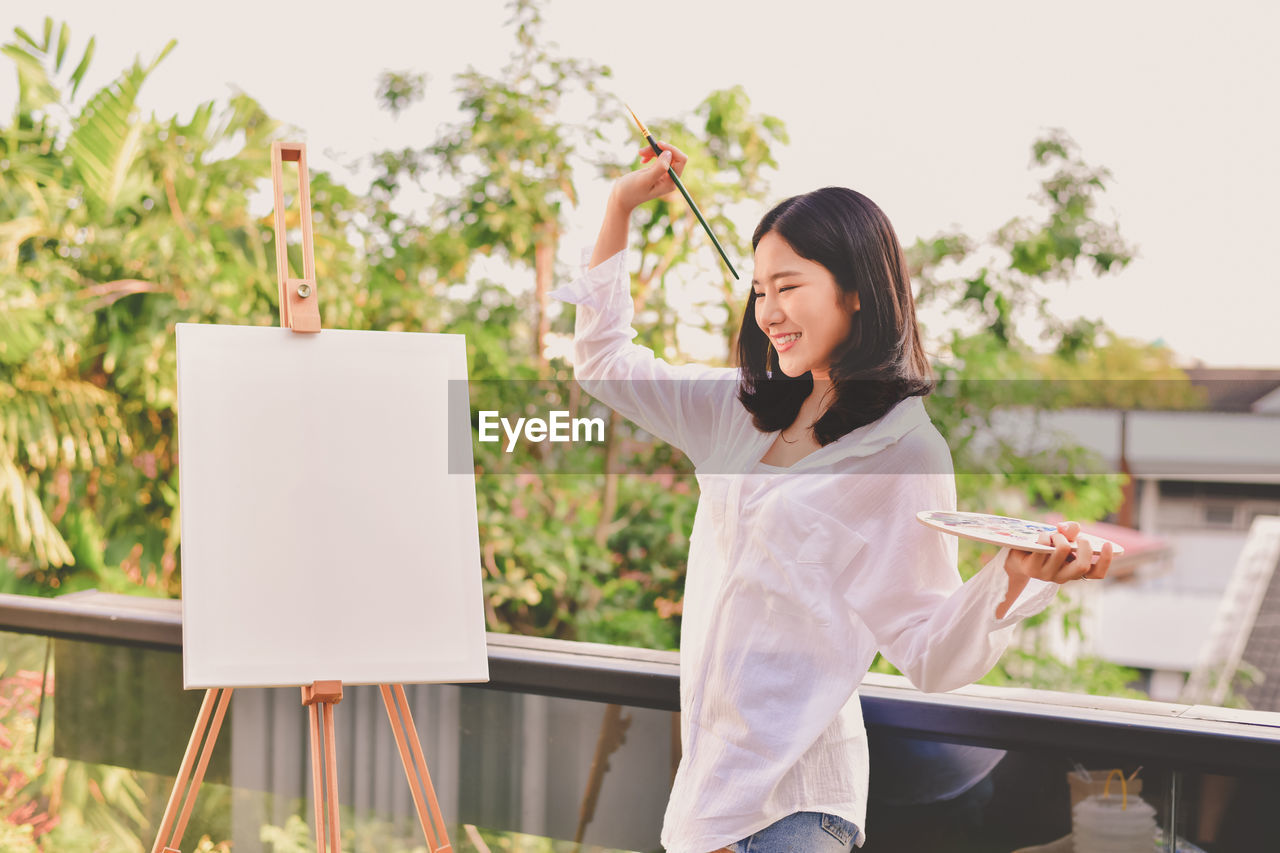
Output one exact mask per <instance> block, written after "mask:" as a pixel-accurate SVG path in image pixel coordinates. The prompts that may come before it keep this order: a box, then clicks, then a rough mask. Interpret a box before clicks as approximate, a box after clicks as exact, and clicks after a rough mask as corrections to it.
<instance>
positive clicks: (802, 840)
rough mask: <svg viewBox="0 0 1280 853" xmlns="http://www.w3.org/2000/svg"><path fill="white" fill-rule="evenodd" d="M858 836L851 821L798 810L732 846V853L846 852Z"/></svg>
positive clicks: (730, 846) (855, 827) (730, 847)
mask: <svg viewBox="0 0 1280 853" xmlns="http://www.w3.org/2000/svg"><path fill="white" fill-rule="evenodd" d="M858 835H859V832H858V827H857V826H855V825H854V824H853V823H851V822H850V821H847V820H845V819H844V818H842V817H836V816H835V815H830V814H822V813H821V812H796V813H795V814H793V815H787V816H786V817H784V818H783V819H782V820H780V821H777V822H776V823H772V824H770V825H768V826H766V827H765V828H764V829H762V830H760V831H759V832H757V833H756V834H755V835H749V836H747V837H746V838H744V839H742V840H741V841H738V842H735V843H734V844H730V845H729V849H730V850H732V851H733V853H846V851H848V850H850V849H852V847H853V842H854V841H855V840H857V837H858Z"/></svg>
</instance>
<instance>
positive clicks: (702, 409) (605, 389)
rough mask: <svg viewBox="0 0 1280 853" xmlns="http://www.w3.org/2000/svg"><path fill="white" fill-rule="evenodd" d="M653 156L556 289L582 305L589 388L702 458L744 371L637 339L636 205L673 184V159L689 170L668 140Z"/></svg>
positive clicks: (581, 373) (578, 353) (578, 339)
mask: <svg viewBox="0 0 1280 853" xmlns="http://www.w3.org/2000/svg"><path fill="white" fill-rule="evenodd" d="M663 147H664V148H665V149H667V150H666V151H664V152H663V155H662V157H654V156H653V154H652V152H651V151H650V152H649V157H648V158H646V159H648V160H651V161H652V162H650V164H649V165H648V166H646V167H644V168H641V169H638V170H636V171H634V172H631V173H630V174H628V175H624V176H623V177H622V178H620V179H619V180H618V181H617V182H616V183H615V184H614V186H613V190H612V192H611V193H610V196H609V201H608V203H607V206H606V211H605V216H604V221H603V223H602V224H601V227H600V235H599V237H598V238H597V240H596V245H595V249H594V250H593V253H592V256H591V260H590V262H589V263H588V264H587V269H586V271H585V272H584V274H583V275H582V276H581V277H579V278H578V279H576V280H574V281H573V282H571V283H569V284H567V285H565V286H564V287H561V288H559V289H557V290H555V291H553V292H552V293H551V295H552V296H553V297H555V298H557V299H560V300H562V301H565V302H571V303H574V304H576V305H577V306H578V313H577V320H576V325H575V327H574V340H573V373H574V378H575V379H577V380H578V383H579V384H580V385H581V386H582V387H583V389H584V390H585V391H586V392H587V393H588V394H590V395H591V396H593V397H595V398H596V399H598V400H600V401H601V402H603V403H605V404H606V405H607V406H609V407H610V408H612V409H614V410H615V411H617V412H618V413H619V414H621V415H622V416H623V417H625V418H627V419H628V420H630V421H632V422H633V423H635V424H637V425H638V426H640V427H641V428H642V429H644V430H646V431H648V432H650V433H652V434H654V435H656V436H658V437H659V438H661V439H663V440H664V441H666V442H668V443H669V444H671V445H673V446H675V447H677V448H679V449H680V450H682V451H683V452H684V453H685V454H687V455H688V456H689V458H690V459H692V460H693V461H694V463H695V464H698V463H700V462H702V461H703V460H705V459H706V458H708V456H709V454H710V453H711V452H712V451H713V450H714V448H715V446H716V442H715V436H716V435H717V433H718V431H719V430H720V429H721V427H722V426H723V425H724V423H725V419H726V418H727V417H731V416H732V415H733V413H734V412H735V411H736V410H737V409H741V406H740V404H739V403H738V402H737V397H736V395H737V371H736V370H733V369H730V368H712V367H706V366H704V365H697V364H686V365H671V364H668V363H667V362H665V361H663V360H662V359H660V358H658V357H656V356H655V355H654V353H653V351H652V350H650V349H649V348H648V347H643V346H640V345H638V344H635V343H633V339H634V338H635V337H636V335H637V332H636V330H635V329H634V328H632V325H631V323H632V318H633V315H634V305H633V303H632V299H631V286H630V275H629V273H628V272H627V264H626V243H627V232H628V230H629V225H630V219H631V213H632V211H634V210H635V208H636V206H637V205H638V204H640V203H643V202H644V201H648V200H650V199H653V198H657V197H659V196H660V195H662V194H663V193H664V192H670V191H671V190H672V189H673V188H674V184H673V183H672V181H671V178H670V176H668V175H667V173H666V166H667V165H668V164H670V163H674V164H675V166H674V168H675V169H676V171H677V172H679V171H681V170H683V168H684V164H685V162H686V158H685V156H684V155H683V154H681V153H680V152H678V151H677V150H675V149H674V148H671V147H670V146H665V145H664V146H663ZM647 150H648V149H646V151H647Z"/></svg>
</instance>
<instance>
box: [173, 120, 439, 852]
mask: <svg viewBox="0 0 1280 853" xmlns="http://www.w3.org/2000/svg"><path fill="white" fill-rule="evenodd" d="M285 161H288V162H296V163H297V164H298V203H299V207H300V211H301V221H302V265H303V277H302V278H289V277H288V276H289V259H288V253H287V250H286V247H285V239H284V238H285V219H284V174H283V172H284V163H285ZM271 182H272V184H273V185H274V188H275V232H276V277H277V282H278V284H279V292H280V325H281V326H282V327H285V328H288V329H291V330H292V331H294V332H299V333H314V332H319V331H320V303H319V297H318V296H317V295H316V281H315V278H316V273H315V249H314V247H313V245H312V232H311V190H310V180H309V178H308V176H307V147H306V145H304V144H303V143H300V142H274V143H272V145H271ZM379 690H380V691H381V692H382V701H383V704H385V705H386V707H387V718H388V719H389V720H390V721H391V730H392V733H393V734H394V735H395V740H396V746H397V747H398V748H399V750H400V761H401V763H402V764H403V765H404V772H405V776H406V777H407V778H408V780H409V788H410V790H411V791H412V793H413V804H414V807H415V808H416V809H417V812H418V822H419V823H420V824H421V825H422V832H423V835H424V836H425V837H426V840H427V845H428V846H429V847H430V849H431V850H433V851H435V853H451V851H452V848H451V847H450V845H449V835H448V832H447V831H446V829H445V825H444V817H443V815H442V814H441V812H440V803H439V802H438V801H437V800H436V792H435V788H434V787H433V786H432V784H431V775H430V774H429V773H428V772H427V761H426V758H425V757H424V756H423V754H422V741H421V740H420V739H419V738H418V730H417V728H416V727H415V726H414V724H413V714H412V713H411V711H410V708H409V700H408V699H407V698H406V696H405V692H404V686H403V685H400V684H382V685H379ZM231 691H232V688H230V687H213V688H210V689H208V690H207V691H205V696H204V702H203V703H202V704H201V706H200V713H199V714H198V715H197V717H196V724H195V727H194V728H193V729H192V731H191V740H190V741H189V742H188V743H187V751H186V754H185V755H184V756H183V758H182V766H181V767H180V768H179V770H178V776H177V778H176V779H174V782H173V793H172V794H170V795H169V803H168V805H167V806H166V807H165V810H164V819H163V820H162V821H161V824H160V831H159V832H158V833H157V834H156V841H155V844H154V845H153V846H152V848H151V853H181V850H180V849H179V845H180V844H181V843H182V835H183V833H184V832H185V831H186V828H187V821H188V820H189V819H190V817H191V810H192V808H193V806H194V805H195V800H196V793H197V792H198V791H199V790H200V783H201V782H202V781H203V780H204V773H205V769H206V768H207V767H208V765H209V758H210V757H211V756H212V755H213V747H214V744H215V743H216V742H217V739H218V730H219V729H221V728H222V721H223V718H224V717H225V716H226V714H227V708H228V707H229V706H230V704H231ZM341 701H342V682H341V681H316V682H313V683H311V684H309V685H305V686H303V687H302V704H303V705H304V706H306V707H307V708H309V717H310V720H311V781H312V788H313V790H314V794H315V831H316V850H317V851H318V853H330V851H332V853H340V851H341V849H342V848H341V844H342V840H341V828H340V825H339V821H338V762H337V742H336V738H335V735H334V725H333V706H334V705H337V704H338V703H339V702H341ZM197 753H198V755H199V758H198V760H197ZM193 766H194V773H193V770H192V768H193ZM188 783H189V787H188ZM166 838H167V841H166Z"/></svg>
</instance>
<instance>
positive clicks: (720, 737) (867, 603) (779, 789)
mask: <svg viewBox="0 0 1280 853" xmlns="http://www.w3.org/2000/svg"><path fill="white" fill-rule="evenodd" d="M586 257H589V254H587V253H584V259H585V258H586ZM551 295H552V296H554V297H555V298H557V299H560V300H562V301H565V302H572V303H575V304H577V306H578V314H577V326H576V329H575V334H574V376H575V377H576V378H577V380H578V382H579V384H581V386H582V387H583V389H584V390H585V391H587V393H589V394H591V395H592V396H593V397H595V398H597V399H599V400H600V401H602V402H603V403H605V404H606V405H608V406H609V407H611V408H612V409H614V410H615V411H617V412H618V413H619V414H621V415H623V416H624V417H626V418H628V419H629V420H631V421H633V422H634V423H636V424H637V425H638V426H640V427H641V428H643V429H645V430H646V431H648V432H650V433H652V434H653V435H655V436H658V437H659V438H661V439H663V440H664V441H667V442H668V443H670V444H672V445H674V446H675V447H677V448H679V449H680V450H682V451H683V452H684V453H685V454H686V455H687V456H688V457H689V458H690V460H691V461H692V462H693V464H694V467H695V472H696V474H697V477H698V484H699V487H700V490H701V497H700V499H699V501H698V509H697V513H696V514H695V516H694V523H693V534H692V536H691V537H690V540H689V563H688V571H687V575H686V579H685V597H684V614H683V621H682V627H681V641H680V710H681V716H680V722H681V745H682V748H683V752H682V756H681V759H680V767H679V769H678V771H677V773H676V778H675V782H674V785H673V787H672V790H671V798H670V801H669V803H668V805H667V812H666V817H665V820H664V821H663V827H662V843H663V845H664V846H665V847H666V849H667V850H668V851H670V853H710V851H713V850H717V849H719V848H721V847H724V846H726V845H728V844H732V843H733V842H735V841H739V840H741V839H743V838H745V837H747V836H748V835H751V834H752V833H754V832H757V831H759V830H761V829H763V828H764V827H766V826H768V825H770V824H771V823H773V822H775V821H777V820H779V819H781V818H783V817H786V816H787V815H789V814H792V813H794V812H798V811H818V812H827V813H830V814H835V815H838V816H840V817H842V818H845V819H846V820H849V821H852V822H853V823H854V824H856V825H857V826H858V827H859V829H860V830H861V829H863V828H864V823H865V819H866V802H867V776H868V757H867V740H866V731H865V729H864V727H863V723H862V708H861V704H860V703H859V701H858V694H857V688H858V685H859V684H860V683H861V681H862V678H863V676H865V675H866V673H867V669H868V667H870V665H871V662H872V660H873V659H874V657H875V654H876V652H877V651H878V650H879V651H883V652H884V655H885V657H886V658H888V659H889V661H890V662H892V663H893V664H894V665H895V666H896V667H898V669H900V670H901V671H902V672H903V673H904V674H905V675H906V676H907V677H908V678H910V679H911V681H912V683H913V684H915V685H916V686H917V687H918V688H920V689H921V690H925V691H944V690H952V689H955V688H957V687H960V686H962V685H965V684H969V683H970V682H972V681H974V680H976V679H978V678H981V677H982V676H983V675H984V674H986V672H987V671H988V670H990V669H991V667H992V666H994V665H995V663H996V661H997V660H998V659H999V657H1000V655H1001V654H1002V653H1003V652H1004V650H1005V647H1006V646H1007V645H1008V642H1009V636H1010V632H1011V629H1012V627H1013V625H1014V624H1015V623H1016V622H1018V621H1019V620H1021V619H1024V618H1026V617H1027V616H1030V615H1032V614H1034V613H1038V612H1039V611H1041V610H1043V609H1044V608H1045V607H1046V606H1047V605H1048V604H1049V602H1050V601H1051V600H1052V598H1053V597H1054V595H1055V594H1056V592H1057V585H1056V584H1051V583H1045V582H1042V581H1036V580H1033V581H1031V582H1029V583H1028V585H1027V588H1026V589H1025V590H1024V591H1023V593H1022V595H1021V596H1019V598H1018V600H1017V601H1016V602H1015V603H1014V606H1013V607H1011V608H1010V610H1009V613H1008V614H1007V615H1006V616H1005V617H1004V618H1003V619H997V618H996V617H995V610H996V607H997V606H998V605H999V604H1000V602H1002V601H1003V600H1004V598H1005V596H1006V594H1007V593H1008V583H1009V579H1008V575H1007V574H1006V572H1005V570H1004V557H1005V554H1006V553H1007V551H1005V550H1002V551H1001V552H1000V553H999V554H998V555H997V556H996V558H995V559H993V560H992V561H991V562H990V563H988V564H987V565H986V566H985V567H984V568H983V569H982V570H981V571H980V572H978V574H977V575H975V576H974V577H973V578H971V579H970V580H969V582H968V583H961V580H960V575H959V573H958V572H957V570H956V562H957V540H956V539H955V537H952V536H948V535H945V534H943V533H940V532H938V531H935V530H932V529H930V528H927V527H925V526H924V525H922V524H920V523H919V522H918V521H917V520H916V518H915V515H916V513H917V512H919V511H920V510H926V509H933V510H952V509H954V508H955V480H954V476H953V474H952V468H951V454H950V451H949V449H948V448H947V445H946V442H945V441H944V440H943V439H942V436H941V435H939V433H938V431H937V430H936V429H935V428H934V426H933V424H932V422H931V421H930V420H929V416H928V414H927V413H926V412H925V409H924V404H923V402H922V401H921V399H920V398H918V397H910V398H907V399H906V400H903V401H902V402H901V403H899V404H898V405H897V406H896V407H894V408H893V409H892V410H890V411H889V412H888V413H887V414H886V415H885V416H884V417H882V418H881V419H880V420H878V421H876V422H874V423H871V424H868V425H866V426H864V427H861V428H859V429H856V430H854V431H852V432H850V433H848V434H847V435H845V436H843V437H841V438H840V439H839V440H837V441H834V442H832V443H830V444H828V445H826V446H824V447H822V448H820V449H818V450H817V451H814V452H813V453H811V454H809V455H808V456H806V457H804V458H803V459H802V460H800V461H799V462H797V463H795V464H794V465H792V466H791V467H789V468H785V469H780V468H775V467H773V466H766V465H764V464H763V463H761V462H760V461H759V460H760V458H761V457H762V456H763V455H764V454H765V452H766V451H767V450H768V449H769V447H770V446H771V445H772V443H773V441H774V439H775V437H776V436H777V435H778V433H776V432H773V433H763V432H760V431H759V430H757V429H756V428H755V426H754V425H753V424H752V423H751V415H750V413H749V412H748V411H747V410H746V409H745V408H744V407H743V405H742V404H741V402H739V401H738V399H737V392H738V370H737V369H736V368H711V367H706V366H702V365H679V366H674V365H670V364H668V363H666V362H665V361H663V360H661V359H658V358H656V357H655V356H654V354H653V351H652V350H650V349H648V348H646V347H641V346H639V345H637V344H634V343H632V339H633V338H634V337H635V336H636V334H637V333H636V331H635V330H634V329H633V328H631V320H632V315H633V305H632V301H631V289H630V276H629V275H628V273H627V253H626V252H625V251H623V252H619V253H618V254H616V255H614V256H613V257H612V258H610V259H608V260H607V261H605V262H604V263H602V264H600V265H599V266H598V267H596V268H595V269H593V270H590V271H587V270H586V263H585V262H584V264H583V274H582V275H581V276H580V277H579V278H578V279H576V280H574V281H573V282H571V283H570V284H568V285H566V286H564V287H561V288H559V289H558V290H556V291H554V292H553V293H552V294H551ZM865 838H866V836H865V833H863V832H860V833H859V836H858V838H857V842H856V843H857V845H858V846H862V844H863V842H864V841H865Z"/></svg>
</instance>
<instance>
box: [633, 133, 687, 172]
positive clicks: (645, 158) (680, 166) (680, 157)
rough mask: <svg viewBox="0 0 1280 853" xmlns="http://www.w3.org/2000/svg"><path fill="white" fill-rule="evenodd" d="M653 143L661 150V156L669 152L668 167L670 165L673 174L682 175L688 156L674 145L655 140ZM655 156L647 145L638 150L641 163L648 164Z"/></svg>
mask: <svg viewBox="0 0 1280 853" xmlns="http://www.w3.org/2000/svg"><path fill="white" fill-rule="evenodd" d="M655 141H656V142H657V143H658V147H659V148H660V149H662V153H663V154H666V153H667V152H668V151H669V152H671V160H670V163H669V164H668V165H670V167H671V168H672V169H674V170H675V173H676V174H677V175H680V174H683V173H684V167H685V164H686V163H688V162H689V156H688V155H687V154H685V153H684V152H683V151H681V150H680V149H679V148H677V147H675V146H674V145H668V144H667V143H665V142H662V141H661V140H655ZM657 156H658V155H656V154H654V153H653V149H652V148H650V147H649V146H648V145H646V146H645V147H643V148H641V149H640V162H641V163H648V162H649V161H651V160H653V159H654V158H655V157H657Z"/></svg>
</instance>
